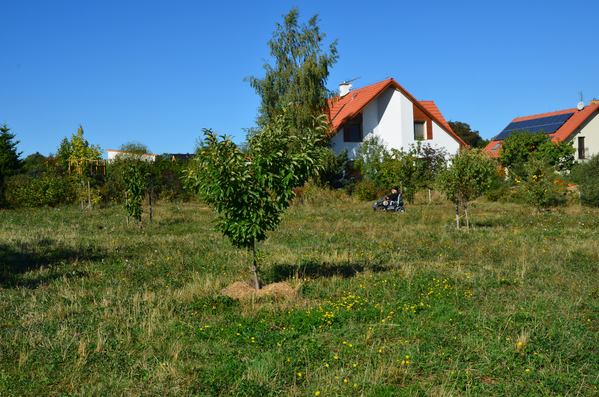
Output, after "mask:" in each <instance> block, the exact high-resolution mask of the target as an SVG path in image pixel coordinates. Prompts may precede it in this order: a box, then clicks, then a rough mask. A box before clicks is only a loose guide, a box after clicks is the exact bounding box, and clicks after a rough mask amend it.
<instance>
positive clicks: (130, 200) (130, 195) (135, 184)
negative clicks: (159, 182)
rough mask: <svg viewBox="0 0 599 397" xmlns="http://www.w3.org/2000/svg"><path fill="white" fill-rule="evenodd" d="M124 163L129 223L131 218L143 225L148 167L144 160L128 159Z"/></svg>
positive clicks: (126, 207) (126, 206) (126, 208)
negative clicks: (142, 217) (143, 205)
mask: <svg viewBox="0 0 599 397" xmlns="http://www.w3.org/2000/svg"><path fill="white" fill-rule="evenodd" d="M123 161H124V162H125V164H124V170H123V181H124V183H125V211H126V212H127V222H128V220H129V217H131V218H133V219H135V220H136V221H137V222H138V224H140V225H141V215H142V212H143V207H142V203H143V198H144V195H145V193H146V179H147V172H146V167H145V164H144V163H143V161H142V160H134V159H127V160H123Z"/></svg>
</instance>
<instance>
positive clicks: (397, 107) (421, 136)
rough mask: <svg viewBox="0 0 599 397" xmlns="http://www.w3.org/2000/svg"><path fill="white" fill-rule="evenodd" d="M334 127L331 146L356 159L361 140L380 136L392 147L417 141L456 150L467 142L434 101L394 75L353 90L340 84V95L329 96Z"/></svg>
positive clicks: (452, 152) (447, 149)
mask: <svg viewBox="0 0 599 397" xmlns="http://www.w3.org/2000/svg"><path fill="white" fill-rule="evenodd" d="M328 110H329V114H328V116H329V120H330V122H331V125H332V127H333V132H332V134H331V147H332V148H333V150H334V151H335V153H341V152H342V151H343V150H347V153H348V157H349V158H350V159H354V158H355V157H356V154H357V150H358V148H359V147H360V145H361V144H362V142H363V141H364V140H366V139H368V138H369V137H371V136H378V137H379V138H380V139H381V140H382V141H383V143H384V144H385V145H386V146H387V147H388V148H392V149H404V150H407V149H409V147H410V145H412V144H415V143H416V142H418V141H421V142H423V143H428V144H430V145H431V146H433V147H437V148H443V149H445V150H446V151H447V152H448V153H449V154H452V155H453V154H456V153H457V152H458V151H459V150H460V148H461V147H467V146H468V145H467V144H466V143H465V142H464V141H463V140H462V139H461V138H460V137H459V136H458V135H457V134H456V133H455V132H454V131H453V130H452V129H451V126H450V125H449V124H448V123H447V121H446V120H445V118H444V117H443V115H442V114H441V112H440V111H439V108H438V107H437V105H436V104H435V102H433V101H418V100H417V99H416V98H415V97H414V96H412V94H410V93H409V92H408V91H406V89H405V88H403V87H402V86H401V85H399V84H398V83H397V82H396V81H395V80H394V79H392V78H388V79H386V80H383V81H380V82H378V83H375V84H371V85H368V86H365V87H361V88H358V89H355V90H352V86H351V84H349V83H343V84H341V85H340V86H339V96H337V97H335V98H332V99H330V100H329V109H328Z"/></svg>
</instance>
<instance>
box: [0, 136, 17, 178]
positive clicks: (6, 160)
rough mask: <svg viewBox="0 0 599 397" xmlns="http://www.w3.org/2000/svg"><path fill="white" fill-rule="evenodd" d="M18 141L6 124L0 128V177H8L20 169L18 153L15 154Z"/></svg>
mask: <svg viewBox="0 0 599 397" xmlns="http://www.w3.org/2000/svg"><path fill="white" fill-rule="evenodd" d="M18 144H19V141H16V140H15V134H13V133H11V132H10V128H8V126H7V125H6V124H4V125H2V126H0V175H2V176H9V175H13V174H15V173H17V171H18V170H19V168H20V167H21V160H20V159H19V156H21V153H20V152H17V145H18Z"/></svg>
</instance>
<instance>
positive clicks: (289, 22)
mask: <svg viewBox="0 0 599 397" xmlns="http://www.w3.org/2000/svg"><path fill="white" fill-rule="evenodd" d="M324 38H325V34H324V33H322V32H321V31H320V28H319V26H318V16H316V15H315V16H313V17H312V18H310V20H309V21H308V23H307V24H303V25H300V22H299V11H298V10H297V8H293V9H292V10H291V11H289V13H288V14H287V15H285V16H284V20H283V23H282V24H277V25H276V29H275V31H274V33H273V36H272V39H271V40H270V41H269V42H268V45H269V47H270V53H271V55H272V58H273V59H274V65H269V64H265V65H264V70H265V72H266V73H265V75H264V78H261V79H260V78H257V77H249V78H248V80H249V83H250V85H251V86H252V88H254V89H255V90H256V92H257V93H258V95H260V97H261V104H260V109H259V115H258V125H259V126H260V127H264V126H266V125H268V124H269V123H270V122H271V121H272V120H273V118H274V117H275V116H276V115H278V114H280V113H281V112H282V109H283V108H286V109H287V112H288V113H289V115H291V120H292V122H293V124H294V125H295V126H296V127H298V128H309V126H310V125H311V124H312V120H313V117H314V116H317V115H319V114H322V113H323V111H324V109H326V106H327V98H328V97H329V92H328V90H327V88H326V81H327V78H328V76H329V70H330V68H331V67H332V66H333V65H334V64H335V62H336V61H337V58H338V56H337V43H336V41H333V42H332V43H331V44H330V45H329V47H328V51H325V50H323V48H322V46H323V40H324ZM286 117H288V116H286Z"/></svg>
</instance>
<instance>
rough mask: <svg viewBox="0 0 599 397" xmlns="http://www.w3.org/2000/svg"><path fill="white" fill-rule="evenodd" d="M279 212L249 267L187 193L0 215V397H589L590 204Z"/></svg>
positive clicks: (594, 254)
mask: <svg viewBox="0 0 599 397" xmlns="http://www.w3.org/2000/svg"><path fill="white" fill-rule="evenodd" d="M472 218H473V223H474V225H475V229H474V230H471V231H456V230H455V229H454V226H453V211H452V208H451V207H450V206H449V205H448V204H446V203H435V204H432V205H427V204H419V205H414V206H408V207H407V213H406V214H384V213H373V212H372V211H371V209H370V207H369V204H368V203H356V202H352V201H349V200H339V201H332V202H331V203H330V204H329V205H323V204H322V202H321V203H320V204H314V203H306V204H303V205H299V204H298V205H294V206H293V207H292V208H291V209H290V210H289V211H288V212H287V214H286V215H285V218H284V221H283V223H282V225H281V227H280V229H279V230H278V231H277V232H275V233H272V234H271V236H270V238H269V240H268V241H267V242H266V243H264V244H263V245H261V247H260V249H261V251H260V255H261V260H262V263H263V268H262V277H263V279H264V280H265V281H266V282H275V281H288V282H289V283H291V284H292V285H294V286H296V287H297V288H298V289H299V291H300V293H299V296H298V297H296V298H293V299H291V300H279V301H275V300H272V299H270V300H269V299H265V300H257V301H256V300H255V301H247V302H237V301H233V300H231V299H228V298H225V297H223V296H221V294H220V290H221V289H222V288H223V287H225V286H227V285H229V284H230V283H232V282H234V281H239V280H244V279H247V278H249V272H248V270H247V260H248V257H247V256H246V253H244V252H241V251H238V250H236V249H234V248H232V246H231V245H230V243H229V242H228V241H227V240H225V239H224V238H223V237H221V235H220V234H218V233H217V232H215V231H214V230H213V219H214V217H213V214H212V212H211V211H210V210H209V209H207V208H205V207H204V206H202V205H200V204H180V205H177V204H161V205H160V206H159V207H158V208H157V210H156V217H155V222H154V224H151V225H150V224H146V226H145V227H144V228H143V229H141V230H140V229H138V228H136V227H133V226H130V227H127V226H126V225H125V218H124V214H123V211H122V209H121V208H120V207H111V208H108V209H101V210H95V211H92V212H82V211H80V210H78V209H76V208H60V209H39V210H22V211H2V212H0V261H1V264H2V268H0V269H1V273H0V277H2V278H1V279H0V395H1V396H11V395H32V396H40V395H157V396H166V395H198V396H211V395H221V396H271V395H282V396H318V395H320V396H353V395H356V396H361V395H364V396H396V395H433V396H444V395H476V396H478V395H492V396H497V395H514V396H515V395H520V396H522V395H598V394H599V338H598V335H599V334H598V331H599V211H597V210H592V209H586V208H580V207H569V208H566V209H564V210H561V211H559V212H551V213H545V214H534V213H533V212H532V211H531V210H530V209H529V208H527V207H523V206H518V205H512V204H494V203H484V202H482V203H478V204H477V205H476V206H475V208H474V209H473V210H472Z"/></svg>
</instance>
